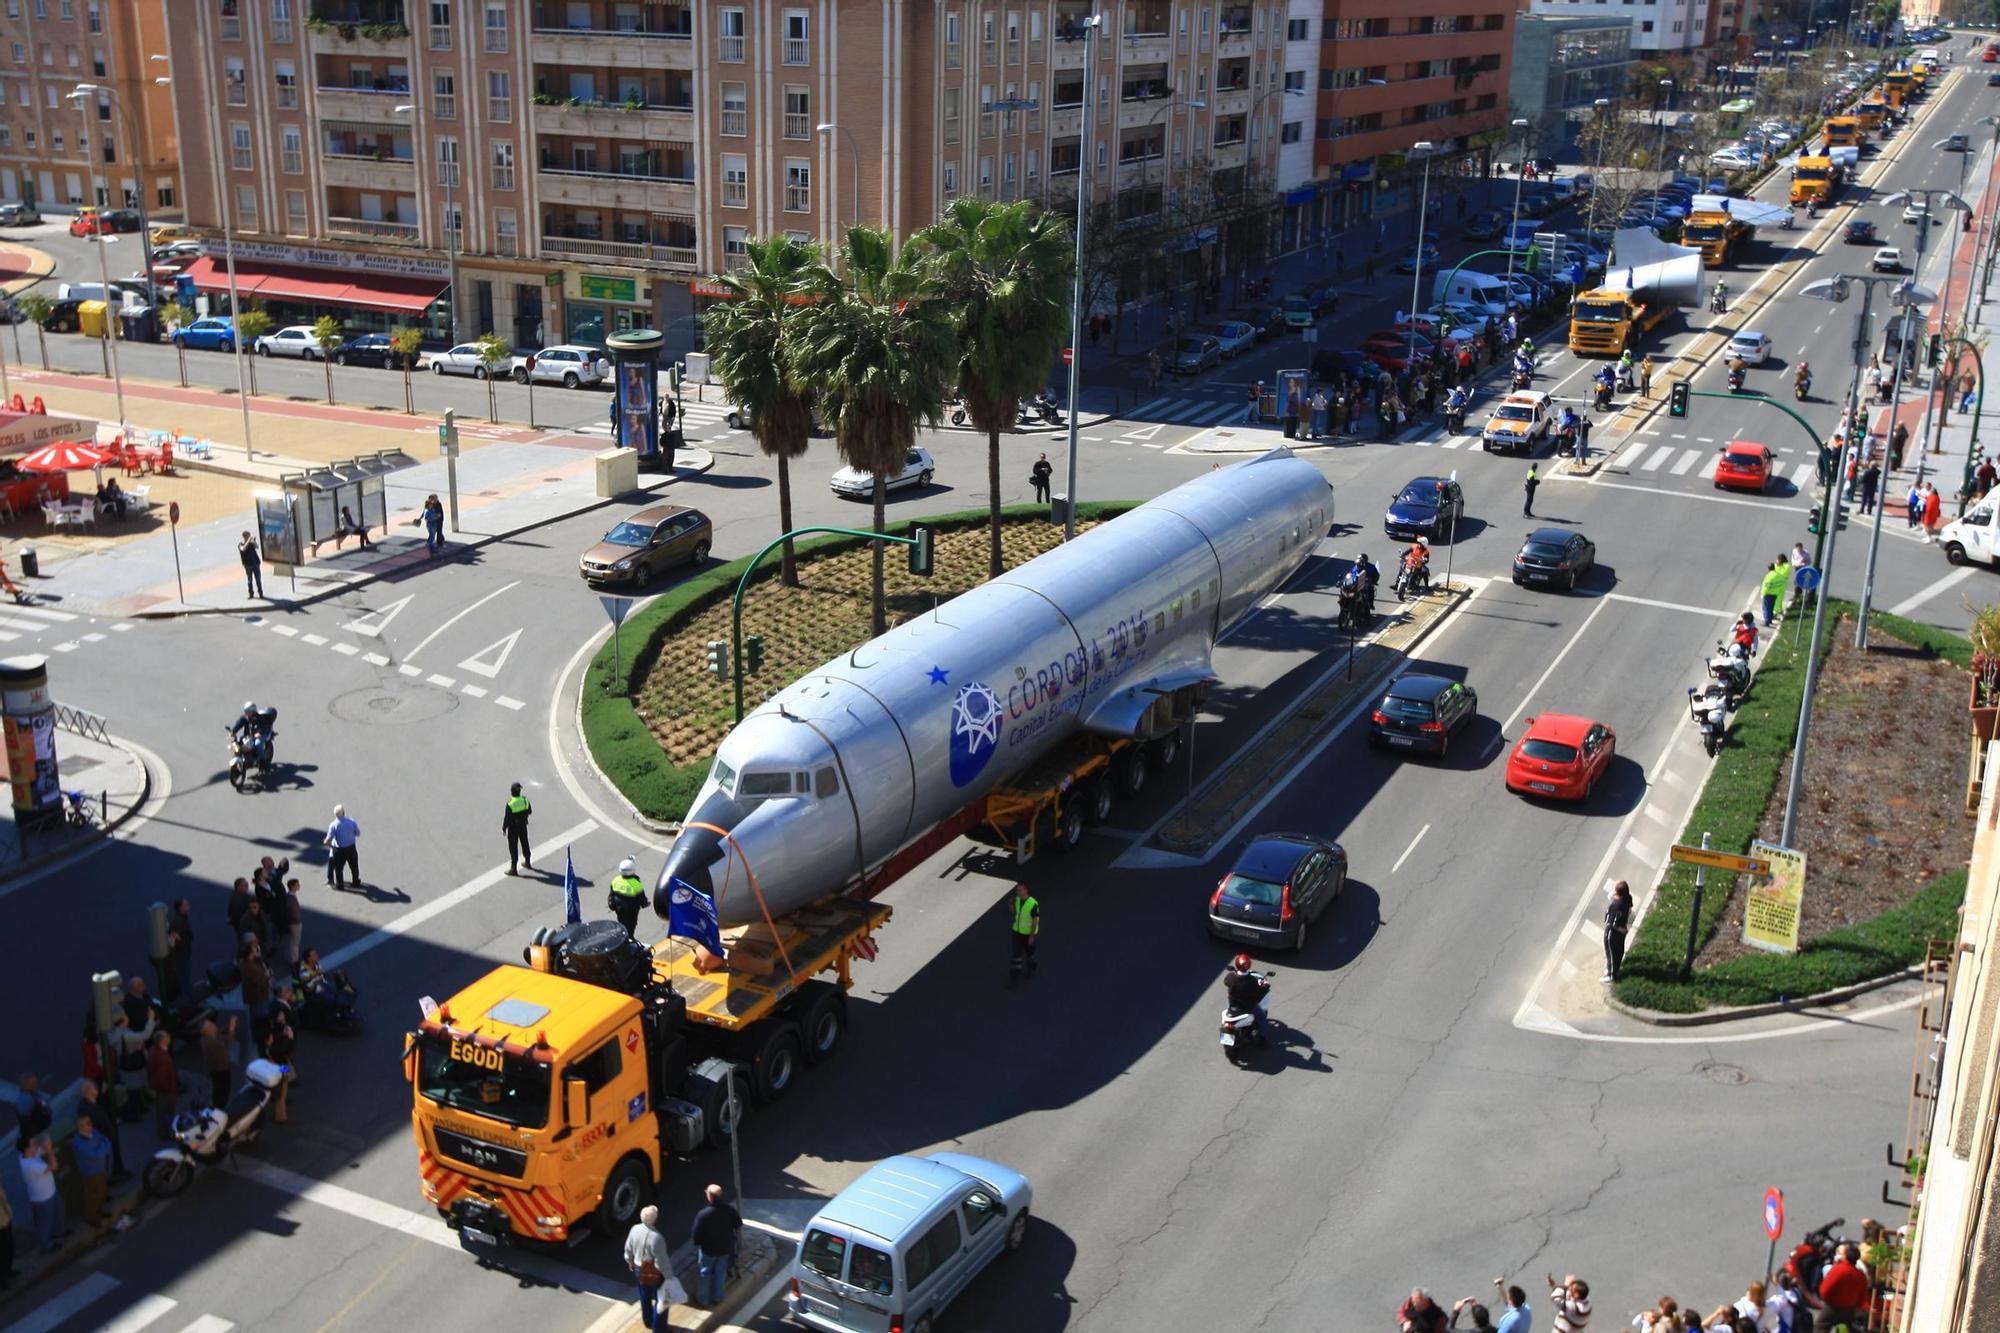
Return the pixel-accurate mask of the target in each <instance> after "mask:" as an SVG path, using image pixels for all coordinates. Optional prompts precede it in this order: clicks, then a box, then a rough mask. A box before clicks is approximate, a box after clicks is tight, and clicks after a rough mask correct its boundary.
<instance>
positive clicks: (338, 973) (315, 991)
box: [299, 969, 361, 1037]
mask: <svg viewBox="0 0 2000 1333" xmlns="http://www.w3.org/2000/svg"><path fill="white" fill-rule="evenodd" d="M302 989H303V993H302V994H301V995H300V997H299V1022H300V1023H302V1024H303V1025H304V1026H305V1028H306V1030H307V1031H308V1032H324V1033H326V1034H328V1035H330V1036H335V1037H352V1036H355V1035H357V1034H359V1033H360V1031H361V1015H360V1013H359V1012H357V1011H356V1009H355V1007H354V1003H355V1001H356V1000H357V999H359V998H360V995H361V993H360V992H359V991H358V990H356V989H355V986H354V983H353V981H351V980H349V978H348V975H347V973H346V971H345V970H342V969H336V970H334V971H332V972H322V973H320V974H319V975H318V976H316V977H314V978H313V979H312V980H311V981H308V982H307V983H306V984H305V986H304V987H303V988H302Z"/></svg>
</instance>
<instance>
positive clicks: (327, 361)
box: [319, 356, 333, 407]
mask: <svg viewBox="0 0 2000 1333" xmlns="http://www.w3.org/2000/svg"><path fill="white" fill-rule="evenodd" d="M319 364H320V367H321V368H322V369H323V370H325V371H326V405H327V406H328V407H332V406H333V358H332V357H330V356H322V357H320V359H319Z"/></svg>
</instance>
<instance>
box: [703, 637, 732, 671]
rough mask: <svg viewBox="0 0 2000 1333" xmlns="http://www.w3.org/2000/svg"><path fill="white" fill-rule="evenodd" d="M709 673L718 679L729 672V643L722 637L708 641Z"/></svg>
mask: <svg viewBox="0 0 2000 1333" xmlns="http://www.w3.org/2000/svg"><path fill="white" fill-rule="evenodd" d="M708 674H709V675H711V676H714V677H716V678H717V679H718V680H720V679H722V678H723V677H725V676H727V675H728V674H729V645H728V644H726V643H724V642H723V641H722V640H721V639H710V640H709V641H708Z"/></svg>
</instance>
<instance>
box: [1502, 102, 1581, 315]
mask: <svg viewBox="0 0 2000 1333" xmlns="http://www.w3.org/2000/svg"><path fill="white" fill-rule="evenodd" d="M1513 128H1515V129H1517V130H1520V131H1521V132H1522V133H1521V158H1520V160H1519V161H1518V162H1516V163H1515V164H1514V211H1513V212H1512V213H1510V214H1508V215H1507V236H1508V237H1509V239H1510V240H1511V239H1512V237H1513V235H1514V224H1515V223H1516V222H1519V221H1520V220H1521V182H1522V181H1525V180H1526V179H1527V178H1528V170H1527V168H1528V135H1527V129H1528V122H1527V120H1526V118H1522V119H1518V120H1516V121H1514V124H1513ZM1586 239H1587V238H1586ZM1513 285H1514V247H1513V246H1512V245H1511V244H1509V245H1508V247H1507V286H1508V287H1509V288H1510V289H1511V288H1512V287H1513Z"/></svg>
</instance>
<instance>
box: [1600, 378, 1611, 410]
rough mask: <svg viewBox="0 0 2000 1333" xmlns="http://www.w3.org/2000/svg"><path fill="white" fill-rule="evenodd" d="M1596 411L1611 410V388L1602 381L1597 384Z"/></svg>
mask: <svg viewBox="0 0 2000 1333" xmlns="http://www.w3.org/2000/svg"><path fill="white" fill-rule="evenodd" d="M1597 410H1598V411H1600V412H1609V411H1610V410H1611V386H1610V385H1609V384H1607V383H1605V382H1604V381H1603V380H1599V381H1598V382H1597Z"/></svg>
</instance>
